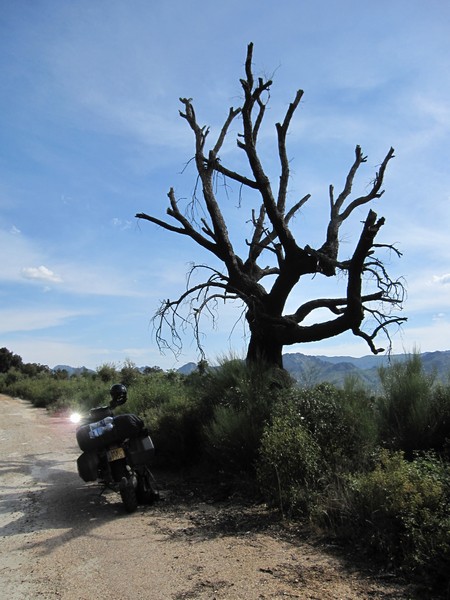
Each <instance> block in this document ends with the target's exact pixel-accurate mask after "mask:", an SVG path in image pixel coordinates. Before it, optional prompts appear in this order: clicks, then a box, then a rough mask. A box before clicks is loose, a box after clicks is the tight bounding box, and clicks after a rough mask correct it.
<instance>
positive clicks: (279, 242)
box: [136, 44, 405, 366]
mask: <svg viewBox="0 0 450 600" xmlns="http://www.w3.org/2000/svg"><path fill="white" fill-rule="evenodd" d="M252 58H253V44H249V46H248V48H247V58H246V62H245V78H244V79H241V86H242V90H243V94H244V97H243V103H242V106H240V107H238V108H230V109H229V112H228V116H227V118H226V120H225V123H224V125H223V127H222V129H221V130H220V133H219V135H218V137H217V139H216V141H215V143H214V144H213V145H212V146H211V147H210V149H209V151H208V150H206V140H207V138H208V135H209V128H207V127H202V126H200V125H199V123H198V121H197V117H196V114H195V111H194V106H193V103H192V100H191V99H186V98H181V99H180V101H181V103H182V104H183V106H184V112H181V111H180V115H181V117H182V118H183V119H185V120H186V122H187V123H188V125H189V127H190V128H191V130H192V132H193V134H194V139H195V166H196V170H197V173H198V185H199V186H200V185H201V188H202V196H203V199H202V201H200V199H199V198H198V197H197V195H196V191H194V194H193V197H192V203H191V204H190V206H189V209H188V211H186V212H182V210H181V209H180V204H179V201H178V200H177V199H176V196H175V191H174V189H173V188H172V189H170V191H169V193H168V197H169V208H168V209H167V214H168V216H169V217H171V219H172V221H170V222H168V221H164V220H161V219H159V218H157V217H154V216H152V215H148V214H146V213H143V212H142V213H138V214H137V215H136V217H137V218H140V219H145V220H147V221H150V222H152V223H156V224H157V225H159V226H161V227H163V228H164V229H166V230H168V231H171V232H172V233H175V234H179V235H184V236H188V237H190V238H191V239H192V240H193V241H194V242H196V243H197V244H198V245H200V246H201V247H203V248H204V249H205V250H207V251H208V252H210V253H211V254H212V255H214V257H216V259H218V260H219V261H220V262H221V263H222V265H223V268H221V269H219V268H216V267H214V266H213V265H212V263H210V264H206V265H193V266H192V267H191V270H190V273H189V277H188V285H187V289H186V290H185V291H184V292H183V293H182V294H181V295H180V296H179V297H178V298H177V299H175V300H165V301H164V302H162V304H161V306H160V308H159V310H158V311H157V313H156V315H155V320H156V321H155V322H156V339H157V342H158V344H159V346H160V347H167V346H169V347H171V348H174V347H175V348H178V349H180V344H181V337H180V335H179V327H180V324H181V325H186V323H189V324H191V325H192V327H193V330H194V335H195V337H196V340H197V344H198V347H199V349H200V351H201V352H203V351H202V345H201V338H200V331H201V327H200V321H201V318H202V316H203V315H204V314H205V313H207V314H208V315H211V314H213V313H212V311H213V310H214V308H215V306H216V305H217V302H218V301H219V300H223V301H227V300H240V301H241V302H243V304H244V305H245V316H246V320H247V323H248V327H249V329H250V334H251V337H250V342H249V346H248V352H247V360H248V361H250V362H255V361H260V360H262V361H265V362H267V363H269V364H272V365H277V366H282V350H283V347H284V346H286V345H291V344H298V343H304V342H313V341H318V340H323V339H326V338H331V337H334V336H337V335H339V334H341V333H343V332H345V331H351V332H353V333H354V334H355V335H356V336H360V337H362V338H363V339H364V340H365V341H366V342H367V343H368V345H369V347H370V349H371V351H372V352H374V353H377V352H380V351H382V350H383V349H381V348H377V347H376V345H375V342H374V339H375V337H376V336H377V334H378V333H379V332H380V331H384V332H385V333H386V334H387V336H388V339H389V333H388V326H389V325H392V324H399V323H401V322H402V321H404V320H405V319H404V318H400V317H399V316H396V315H391V314H390V313H391V310H390V309H392V307H400V305H401V303H402V301H403V291H404V289H403V286H402V284H401V282H400V281H398V280H397V281H393V280H392V279H391V278H390V277H389V275H388V273H387V271H386V268H385V265H384V263H383V261H382V260H381V259H380V258H379V257H377V255H376V252H377V251H378V250H379V249H381V248H388V249H390V250H394V252H396V253H397V254H400V253H399V252H398V251H397V250H396V249H395V248H393V246H391V245H385V244H378V243H375V238H376V236H377V234H378V232H379V230H380V228H381V227H382V226H383V224H384V218H380V219H379V218H378V217H377V215H376V213H375V212H374V211H373V210H369V213H368V215H367V218H366V220H365V222H364V224H363V227H362V231H361V234H360V237H359V240H358V242H357V243H356V246H355V248H354V250H353V254H352V255H351V256H350V257H349V258H346V259H342V258H340V257H339V230H340V227H341V225H342V224H343V223H344V222H345V221H347V219H349V217H350V216H351V215H352V214H353V213H354V211H355V209H356V208H358V207H360V206H363V205H366V204H369V203H370V202H371V201H372V200H375V199H376V198H380V197H381V196H382V194H383V190H382V185H383V179H384V174H385V171H386V168H387V166H388V163H389V162H390V161H391V160H392V158H393V157H394V150H393V148H391V149H390V150H389V151H388V153H387V154H386V156H385V158H384V160H383V161H382V163H381V165H380V167H379V170H378V172H377V173H376V174H375V178H374V179H373V181H372V183H371V185H370V186H369V189H368V190H367V193H366V194H364V195H362V196H358V197H355V198H352V197H351V194H352V187H353V183H354V179H355V176H356V174H357V172H358V170H359V169H360V167H361V166H362V165H363V164H364V163H365V162H366V161H367V158H366V156H364V154H363V152H362V150H361V148H360V147H359V146H356V150H355V159H354V162H353V164H352V166H351V167H350V169H349V172H348V174H347V177H346V180H345V184H344V186H343V189H342V191H341V192H340V193H339V194H337V195H336V194H335V191H334V188H333V186H332V185H330V188H329V204H330V212H329V216H328V219H327V222H326V226H325V230H324V241H323V243H322V245H321V246H319V247H317V248H313V247H311V246H310V245H308V244H306V245H303V244H302V245H301V244H300V243H298V242H297V241H296V239H295V237H294V235H293V233H292V230H291V228H290V223H291V221H292V218H293V217H294V215H296V214H297V213H298V211H299V210H300V209H301V208H302V207H303V206H304V205H305V203H306V202H307V201H308V200H309V198H310V194H307V195H305V196H304V197H303V198H301V199H300V200H298V201H297V202H294V204H293V205H292V206H290V207H288V206H287V194H288V182H289V178H290V166H289V160H288V155H287V150H286V137H287V133H288V130H289V126H290V123H291V120H292V118H293V116H294V113H295V111H296V109H297V107H298V105H299V103H300V100H301V98H302V95H303V91H302V90H299V91H297V93H296V95H295V98H294V100H293V102H292V103H291V104H290V105H289V107H288V109H287V111H286V114H285V116H284V119H283V121H282V122H280V123H277V124H276V131H277V144H278V155H279V161H280V176H279V183H278V187H277V189H275V188H274V186H273V185H272V183H271V182H270V180H269V177H268V175H267V172H266V170H265V168H264V166H263V162H262V160H261V157H260V155H259V153H258V150H257V146H258V134H259V132H260V129H261V125H262V123H263V119H264V116H265V111H266V106H267V103H268V99H269V90H270V88H271V85H272V81H270V80H265V79H263V78H258V79H257V80H255V78H254V75H253V71H252ZM238 117H240V119H241V123H242V132H241V133H239V135H238V140H237V145H238V147H239V148H240V149H241V150H242V151H243V153H244V165H245V164H246V165H247V167H248V174H245V173H244V172H237V171H234V170H233V169H231V168H229V167H227V166H226V164H225V163H224V161H222V160H221V158H220V155H219V154H220V151H221V149H222V147H223V144H224V141H225V139H226V137H227V135H228V133H229V130H230V126H231V124H232V123H233V122H234V121H235V119H237V118H238ZM220 176H222V177H223V178H224V180H226V181H227V182H228V181H233V182H236V183H237V184H238V185H239V186H241V188H242V189H243V190H254V191H256V192H257V194H258V195H259V199H260V205H259V208H257V209H254V208H253V209H252V210H251V214H250V219H251V221H250V222H251V224H252V235H251V238H250V239H248V240H246V246H247V248H248V252H247V255H246V256H239V255H238V254H237V252H236V250H235V247H234V246H233V243H232V241H231V238H230V236H229V232H228V228H227V225H226V222H225V218H224V215H223V212H222V210H221V207H220V204H219V201H218V198H217V193H216V189H217V185H216V184H217V178H218V177H220ZM196 189H197V186H196ZM197 210H199V211H201V215H200V217H199V219H197V218H196V215H197V212H196V211H197ZM262 260H264V261H265V263H263V264H266V265H267V266H261V264H260V263H261V262H262ZM200 270H204V272H205V278H204V280H203V281H201V282H200V283H198V284H194V283H192V284H191V281H192V278H191V276H192V275H193V274H194V272H195V273H197V272H198V271H200ZM338 272H339V273H341V274H344V275H345V276H346V281H347V285H346V292H345V293H344V294H343V295H342V297H339V298H314V299H312V300H309V301H307V302H305V303H303V304H300V305H299V306H298V308H297V309H296V310H295V311H294V312H293V313H290V314H287V313H286V311H285V307H286V302H287V300H288V298H289V297H290V296H291V294H292V293H293V292H294V288H296V286H297V284H298V283H299V282H301V280H302V278H303V277H304V276H308V275H309V276H310V275H321V276H324V277H334V276H336V274H337V273H338ZM367 276H370V277H371V278H372V279H373V281H374V282H375V288H374V291H373V292H372V293H367V294H364V293H363V291H362V288H363V279H364V278H366V277H367ZM263 281H267V282H268V284H267V286H264V285H263ZM183 307H187V313H183V312H182V309H183ZM319 309H327V310H328V311H329V312H330V313H331V314H332V317H331V318H328V319H325V320H320V318H319V316H318V317H317V320H316V321H315V322H313V323H312V324H308V325H306V324H305V319H306V318H307V317H311V316H312V315H313V314H316V315H320V314H322V311H320V310H319ZM366 313H367V314H369V315H370V316H371V317H373V318H374V320H375V325H374V327H373V328H372V329H371V331H370V332H366V331H363V329H362V325H363V321H364V319H365V314H366ZM166 326H168V328H169V334H170V335H171V339H170V341H168V338H167V337H166V333H165V331H166Z"/></svg>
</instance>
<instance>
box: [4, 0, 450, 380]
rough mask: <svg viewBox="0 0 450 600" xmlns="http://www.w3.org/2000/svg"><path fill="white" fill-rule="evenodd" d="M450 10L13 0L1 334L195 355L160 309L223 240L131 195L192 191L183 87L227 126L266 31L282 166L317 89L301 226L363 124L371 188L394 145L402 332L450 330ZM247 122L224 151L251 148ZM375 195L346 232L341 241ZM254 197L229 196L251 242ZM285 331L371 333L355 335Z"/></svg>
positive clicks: (300, 160) (315, 216)
mask: <svg viewBox="0 0 450 600" xmlns="http://www.w3.org/2000/svg"><path fill="white" fill-rule="evenodd" d="M449 23H450V5H449V3H448V2H445V1H444V0H428V1H427V2H423V1H418V0H394V1H392V0H391V1H385V0H378V2H376V3H375V2H366V3H363V2H360V1H357V0H340V1H339V2H335V1H333V0H327V1H325V0H279V2H271V1H269V0H259V1H258V2H256V1H253V0H239V1H236V0H228V1H227V2H215V1H211V2H208V3H206V2H199V1H198V0H192V1H191V2H189V3H185V2H181V1H179V0H147V1H144V0H129V1H125V0H108V1H104V0H77V1H72V0H70V1H69V0H9V1H8V0H2V1H1V2H0V69H1V73H2V85H1V87H0V119H1V129H0V136H1V145H0V251H1V257H2V258H1V263H0V346H6V347H7V348H8V349H9V350H11V351H12V352H14V353H17V354H19V355H20V356H22V358H23V359H24V360H25V361H26V362H39V363H41V364H48V365H49V366H54V365H56V364H69V365H72V366H82V365H84V366H87V367H90V368H95V367H97V366H100V365H102V364H105V363H114V364H116V365H120V364H122V363H123V362H124V361H125V360H131V361H132V362H134V363H135V364H137V365H139V366H141V365H151V366H153V365H159V366H161V367H162V368H164V369H170V368H177V367H179V366H181V365H182V364H184V363H185V362H188V361H191V360H192V361H197V360H198V359H199V355H198V353H197V351H196V347H195V344H194V343H193V340H192V335H190V334H189V332H187V335H186V337H185V340H184V347H183V353H182V354H181V356H179V357H178V359H175V358H174V356H173V355H172V354H171V353H166V354H165V355H161V354H160V352H159V351H158V348H157V346H156V343H155V340H154V337H153V336H152V331H153V330H152V324H151V318H152V315H153V314H154V312H155V311H156V309H157V308H158V305H159V301H160V300H161V299H163V298H173V297H175V296H176V295H177V294H178V293H180V292H181V291H182V290H183V289H184V286H185V274H186V272H187V269H188V266H189V263H190V262H193V261H198V262H206V261H207V260H208V256H207V255H206V254H204V253H202V252H201V251H200V250H199V248H197V247H196V246H195V245H194V244H193V243H189V240H187V239H180V237H179V236H174V235H172V234H170V233H168V232H166V231H163V230H161V229H158V228H157V227H156V226H154V225H152V224H150V223H146V222H137V221H136V219H135V218H134V215H135V214H136V213H137V212H147V213H151V214H154V215H159V216H161V217H163V216H164V213H165V210H166V207H167V196H166V194H167V192H168V190H169V188H170V187H171V186H173V187H174V188H175V190H176V193H177V197H184V198H188V197H189V195H190V194H191V193H192V189H193V186H194V181H195V178H194V173H193V170H192V168H190V167H188V168H186V169H184V167H185V165H186V163H187V162H188V161H189V159H190V158H191V157H192V155H193V140H192V136H191V132H190V130H189V129H188V127H187V124H186V123H185V121H183V120H182V119H180V118H179V116H178V110H179V108H180V105H179V101H178V98H179V97H180V96H182V97H192V98H193V99H194V103H195V107H196V112H197V116H198V119H199V121H201V122H202V123H204V124H207V125H210V126H211V131H212V134H211V137H212V139H213V136H214V132H217V131H218V128H219V127H220V126H221V124H222V122H223V120H224V118H225V116H226V113H227V111H228V108H229V107H230V106H236V105H238V104H239V101H240V94H241V89H240V85H239V78H240V77H241V76H242V75H243V63H244V60H245V54H246V47H247V44H248V42H250V41H252V42H253V43H254V46H255V48H254V70H255V73H256V74H262V75H268V76H273V78H274V85H273V87H272V92H271V104H270V110H269V112H268V115H267V129H265V130H264V137H263V144H262V150H261V151H262V155H263V158H264V160H265V166H266V169H267V171H268V172H269V173H271V175H272V176H273V177H275V178H276V177H277V176H278V175H277V168H276V167H277V161H276V155H275V154H273V142H274V140H275V137H274V133H275V129H274V123H275V122H276V121H278V120H281V119H282V118H283V116H284V112H285V110H286V107H287V105H288V103H289V102H290V101H291V100H292V99H293V98H294V95H295V91H296V90H297V89H298V88H302V89H303V90H304V91H305V94H304V97H303V101H302V104H301V105H300V107H299V109H298V111H297V113H296V116H295V119H294V121H293V123H292V127H291V133H290V135H289V138H288V152H289V157H290V159H291V161H292V162H291V166H292V180H291V186H290V190H291V196H290V197H291V198H292V199H293V200H295V199H296V198H299V197H302V196H303V195H305V194H306V193H311V194H312V199H311V200H310V201H309V203H308V204H307V205H306V206H305V207H304V209H303V211H302V215H301V216H299V217H298V218H297V220H296V223H295V227H296V228H298V239H299V240H300V241H302V240H303V239H304V242H302V243H304V244H311V245H314V243H321V242H322V241H323V237H324V231H325V227H326V221H325V219H326V216H327V214H328V186H329V184H330V183H332V184H334V186H335V188H336V189H338V188H339V187H340V186H342V183H343V181H344V178H345V175H346V172H347V169H348V168H349V166H350V165H351V163H352V161H353V158H354V148H355V146H356V144H360V145H361V146H362V149H363V151H364V153H365V154H366V155H368V161H367V164H366V165H365V167H364V170H363V171H362V172H361V175H360V177H359V179H358V185H359V190H360V191H361V190H362V191H363V190H364V189H365V187H367V185H368V184H369V182H370V180H371V178H372V177H373V175H374V173H375V170H376V168H377V165H379V163H380V162H381V161H382V159H383V158H384V156H385V154H386V153H387V151H388V150H389V148H390V146H393V147H394V148H395V150H396V158H395V160H393V161H392V162H391V163H390V165H389V169H388V172H387V175H386V178H385V185H384V188H385V190H386V191H385V194H384V196H383V197H382V198H381V199H380V200H379V201H377V203H376V205H374V206H373V208H374V209H375V210H376V211H377V212H378V214H379V215H383V216H385V217H386V225H385V226H384V227H383V229H382V231H381V232H380V235H379V241H384V242H386V243H393V242H395V243H397V245H398V248H399V250H401V252H402V253H403V258H402V259H401V260H396V259H394V258H392V261H389V269H390V272H391V274H393V275H395V276H400V275H402V276H404V277H405V279H406V282H407V288H408V299H407V301H406V302H405V304H404V310H403V313H404V316H407V317H408V319H409V320H408V322H407V323H406V324H405V325H404V326H403V328H402V331H401V332H398V333H395V335H394V337H393V349H394V352H396V353H402V352H404V351H411V350H412V349H413V348H414V347H417V348H419V350H421V351H422V352H425V351H432V350H448V349H450V342H449V339H450V310H449V309H450V307H449V291H450V244H449V243H448V242H449V228H450V169H449V156H450V136H449V133H450V132H449V129H450V104H449V97H450V78H449V73H450V26H449ZM236 133H237V129H235V130H234V133H233V136H232V138H231V139H230V143H229V144H228V145H227V146H226V148H225V149H224V152H226V157H227V159H228V160H229V161H230V162H231V164H235V165H236V167H238V165H239V163H238V162H237V161H238V160H239V159H240V158H241V154H242V153H241V154H240V153H239V152H240V151H238V150H236V149H235V146H234V142H235V134H236ZM233 161H234V162H233ZM231 194H232V195H231V197H230V200H229V202H230V204H231V205H232V206H236V205H237V204H238V190H234V191H232V192H231ZM233 194H234V196H233ZM366 212H367V207H366V209H365V210H361V212H360V213H359V214H357V215H355V218H354V219H353V221H352V223H349V225H348V228H347V230H346V231H345V232H342V238H343V239H342V250H343V252H344V254H345V248H346V246H348V248H349V252H350V251H351V248H352V243H354V241H355V239H356V238H357V236H358V235H359V232H360V221H361V220H363V219H364V218H365V216H366ZM249 216H250V207H249V206H247V205H245V206H244V205H243V206H242V207H241V208H240V209H239V210H236V211H235V210H233V211H231V210H230V222H229V225H230V233H231V235H232V237H233V239H234V240H235V241H236V244H237V243H238V240H239V239H242V230H243V223H245V221H246V220H247V219H248V218H249ZM306 234H307V235H306ZM339 283H342V282H336V281H333V282H326V285H325V284H323V283H322V282H319V281H313V282H307V285H306V286H305V288H303V287H302V288H299V293H298V296H297V297H296V298H295V299H294V300H295V302H296V303H299V300H300V301H303V300H305V299H307V296H306V295H305V294H307V293H313V294H314V293H319V294H320V295H322V293H326V292H327V291H329V293H330V295H332V296H334V295H336V290H337V286H338V284H339ZM308 286H310V287H308ZM327 286H328V290H326V287H327ZM310 288H311V289H310ZM339 295H340V294H339ZM238 317H239V309H237V308H235V307H232V306H226V307H224V309H223V310H222V311H221V314H220V318H219V321H218V325H217V327H216V328H214V327H213V324H212V323H211V322H207V323H205V327H204V332H205V337H204V345H205V350H206V354H207V358H208V360H209V361H210V362H211V363H214V362H215V361H216V360H217V358H218V357H220V356H223V355H227V354H229V353H230V352H233V353H234V354H235V355H238V356H241V355H242V356H243V355H244V353H245V347H246V337H245V332H244V331H243V330H242V327H241V326H240V325H239V324H238V325H237V326H236V327H234V328H233V326H234V324H235V321H236V319H237V318H238ZM231 331H232V334H231V336H230V332H231ZM285 350H286V351H288V352H303V353H306V354H328V355H338V354H339V355H342V354H348V355H352V356H362V355H364V354H368V353H369V349H368V347H367V346H366V344H365V342H364V341H363V340H362V339H359V338H354V337H352V336H351V335H349V336H342V337H340V338H336V339H334V340H327V341H323V342H321V343H316V344H311V345H307V346H292V347H289V348H286V349H285Z"/></svg>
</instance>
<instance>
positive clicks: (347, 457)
mask: <svg viewBox="0 0 450 600" xmlns="http://www.w3.org/2000/svg"><path fill="white" fill-rule="evenodd" d="M291 402H292V403H293V407H292V408H291V409H289V410H295V411H297V412H298V414H299V415H301V418H302V423H303V426H304V427H306V428H307V429H308V431H309V432H310V434H311V436H312V438H313V439H314V441H315V442H316V443H317V444H318V445H319V447H320V448H321V452H322V455H323V459H324V460H325V461H326V463H327V464H328V465H329V466H330V467H331V468H332V469H333V470H334V471H337V472H346V471H352V470H356V471H357V470H360V469H362V468H363V467H364V465H365V464H366V463H367V462H368V460H369V458H370V456H371V454H372V452H373V450H374V448H375V447H376V444H377V436H378V432H377V427H376V421H375V418H374V408H373V403H372V400H371V398H370V397H369V395H368V394H367V393H366V392H365V391H364V390H362V389H359V388H356V389H355V388H349V389H347V390H345V389H344V390H341V389H338V388H336V387H334V386H333V385H331V384H328V383H324V384H320V385H318V386H316V387H314V388H311V389H304V390H299V391H298V392H297V393H296V394H295V395H292V400H291ZM280 408H281V410H283V407H282V406H281V407H278V410H280Z"/></svg>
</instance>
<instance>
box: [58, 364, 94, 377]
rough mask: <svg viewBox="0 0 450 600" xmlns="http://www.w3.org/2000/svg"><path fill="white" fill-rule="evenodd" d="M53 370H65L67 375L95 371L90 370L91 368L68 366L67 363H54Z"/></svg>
mask: <svg viewBox="0 0 450 600" xmlns="http://www.w3.org/2000/svg"><path fill="white" fill-rule="evenodd" d="M53 371H67V373H68V374H69V375H81V374H82V373H95V371H92V369H88V368H87V367H70V366H69V365H56V367H53Z"/></svg>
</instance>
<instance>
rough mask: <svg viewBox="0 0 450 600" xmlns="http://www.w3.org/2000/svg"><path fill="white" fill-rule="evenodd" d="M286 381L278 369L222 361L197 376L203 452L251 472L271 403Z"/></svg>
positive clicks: (228, 467) (218, 462)
mask: <svg viewBox="0 0 450 600" xmlns="http://www.w3.org/2000/svg"><path fill="white" fill-rule="evenodd" d="M289 384H290V381H289V380H288V379H287V378H286V376H285V374H284V373H282V372H281V371H279V370H276V369H275V370H274V369H269V368H266V367H265V366H264V365H247V364H246V363H245V362H243V361H241V360H236V359H233V360H229V361H223V362H222V363H221V365H220V366H219V367H218V368H217V369H211V370H209V371H208V372H207V373H206V374H205V376H204V377H203V378H202V380H201V386H200V397H199V401H200V403H201V404H202V406H203V409H204V415H205V421H206V425H205V427H204V429H203V433H204V442H205V453H206V454H207V455H208V457H209V458H210V459H212V461H213V463H214V464H215V465H216V466H217V467H218V468H220V469H223V470H225V471H228V472H231V473H235V474H236V473H239V472H241V471H244V472H247V473H253V472H254V469H255V461H256V459H257V456H258V452H259V447H260V443H261V436H262V434H263V430H264V427H265V425H266V424H267V423H268V422H269V420H270V414H271V410H272V406H273V404H274V403H275V401H276V399H277V398H278V397H279V396H280V395H283V394H284V390H285V389H286V386H288V385H289Z"/></svg>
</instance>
